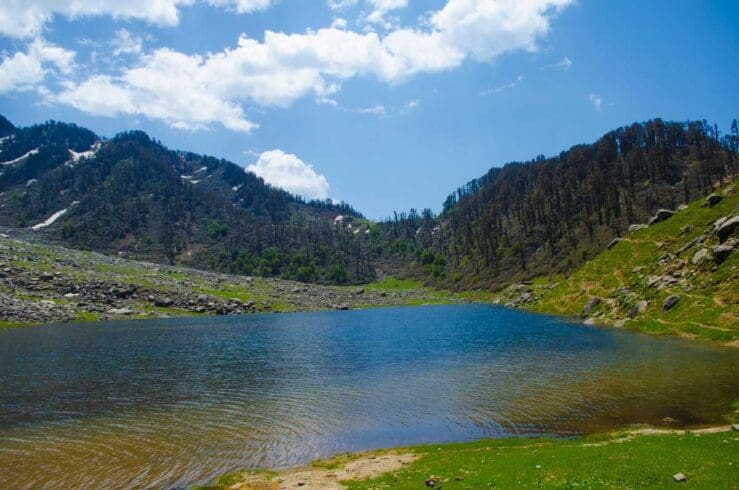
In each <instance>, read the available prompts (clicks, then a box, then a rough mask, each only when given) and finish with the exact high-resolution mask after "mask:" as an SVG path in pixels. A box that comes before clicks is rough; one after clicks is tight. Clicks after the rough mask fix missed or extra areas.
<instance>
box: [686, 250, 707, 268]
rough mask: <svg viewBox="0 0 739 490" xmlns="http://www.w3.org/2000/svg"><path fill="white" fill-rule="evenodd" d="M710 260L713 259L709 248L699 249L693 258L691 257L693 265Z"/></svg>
mask: <svg viewBox="0 0 739 490" xmlns="http://www.w3.org/2000/svg"><path fill="white" fill-rule="evenodd" d="M709 260H711V254H710V253H709V252H708V249H707V248H702V249H700V250H698V251H697V252H696V253H695V255H693V258H692V259H690V261H691V262H692V263H693V265H701V264H703V263H704V262H708V261H709Z"/></svg>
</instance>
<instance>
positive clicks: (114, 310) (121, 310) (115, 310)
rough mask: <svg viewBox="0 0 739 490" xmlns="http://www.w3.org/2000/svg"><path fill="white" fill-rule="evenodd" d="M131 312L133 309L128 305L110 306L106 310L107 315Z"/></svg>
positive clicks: (128, 313)
mask: <svg viewBox="0 0 739 490" xmlns="http://www.w3.org/2000/svg"><path fill="white" fill-rule="evenodd" d="M132 313H133V310H132V309H131V308H129V307H127V306H126V307H123V308H111V309H109V310H108V315H130V314H132Z"/></svg>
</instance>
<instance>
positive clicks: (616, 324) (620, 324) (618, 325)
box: [613, 319, 626, 328]
mask: <svg viewBox="0 0 739 490" xmlns="http://www.w3.org/2000/svg"><path fill="white" fill-rule="evenodd" d="M624 325H626V320H624V319H621V320H616V321H615V322H613V326H614V327H616V328H622V327H623V326H624Z"/></svg>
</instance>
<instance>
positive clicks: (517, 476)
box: [344, 432, 739, 489]
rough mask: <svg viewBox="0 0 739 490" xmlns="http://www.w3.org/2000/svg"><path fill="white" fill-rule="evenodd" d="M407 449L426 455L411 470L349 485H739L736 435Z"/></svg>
mask: <svg viewBox="0 0 739 490" xmlns="http://www.w3.org/2000/svg"><path fill="white" fill-rule="evenodd" d="M409 451H412V452H415V453H417V454H418V455H419V456H420V458H419V459H418V460H417V461H415V462H414V463H412V464H411V465H409V466H408V467H406V468H404V469H402V470H400V471H397V472H392V473H388V474H385V475H383V476H381V477H379V478H376V479H373V480H366V481H353V482H344V483H345V485H346V486H347V487H348V488H350V489H377V488H398V489H403V488H409V489H410V488H414V489H417V488H424V485H425V481H426V480H427V479H428V478H429V477H431V476H432V475H433V476H434V477H435V479H436V480H437V481H438V482H440V483H441V485H443V488H445V489H455V488H458V489H470V488H474V489H480V488H641V487H650V488H666V487H673V486H675V485H677V483H675V481H674V480H673V475H675V474H676V473H679V472H681V473H683V474H685V475H686V476H687V478H688V480H687V483H686V485H685V486H686V487H690V488H709V489H716V488H739V479H737V476H738V475H739V469H738V468H737V465H739V436H737V433H736V432H733V433H732V432H723V433H717V434H690V433H688V434H662V435H636V436H633V435H624V434H611V435H607V436H603V435H601V436H592V437H585V438H577V439H564V440H562V439H557V440H551V439H531V438H523V439H503V440H486V441H479V442H472V443H463V444H448V445H432V446H418V447H413V448H409ZM438 486H439V485H438V484H437V487H438Z"/></svg>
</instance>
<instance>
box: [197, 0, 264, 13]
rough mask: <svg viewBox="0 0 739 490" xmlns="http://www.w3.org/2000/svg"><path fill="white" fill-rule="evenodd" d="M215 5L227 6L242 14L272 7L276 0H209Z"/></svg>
mask: <svg viewBox="0 0 739 490" xmlns="http://www.w3.org/2000/svg"><path fill="white" fill-rule="evenodd" d="M208 3H209V4H211V5H213V6H214V7H226V8H229V9H233V10H235V11H236V12H238V13H240V14H249V13H251V12H256V11H257V10H265V9H267V8H269V7H271V6H272V5H273V4H274V3H276V0H208Z"/></svg>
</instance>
